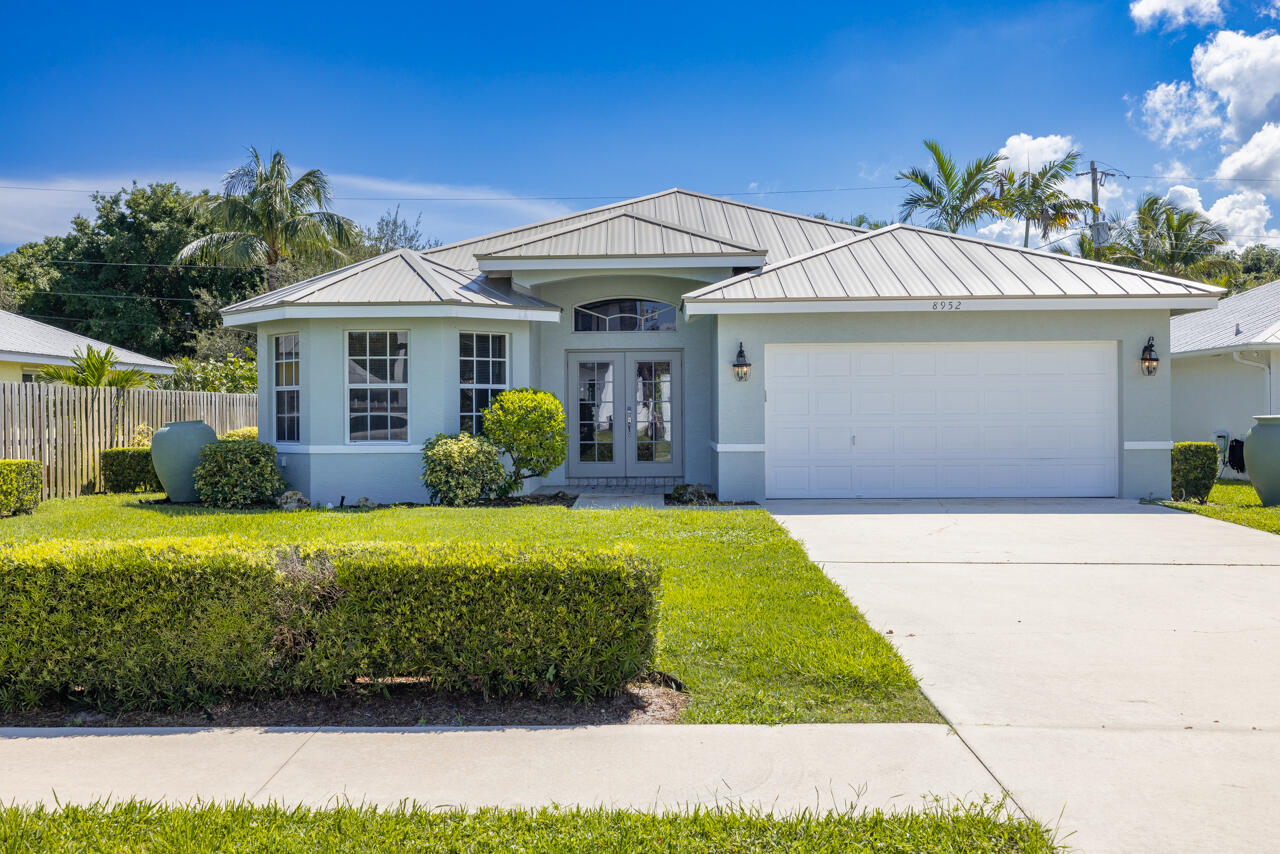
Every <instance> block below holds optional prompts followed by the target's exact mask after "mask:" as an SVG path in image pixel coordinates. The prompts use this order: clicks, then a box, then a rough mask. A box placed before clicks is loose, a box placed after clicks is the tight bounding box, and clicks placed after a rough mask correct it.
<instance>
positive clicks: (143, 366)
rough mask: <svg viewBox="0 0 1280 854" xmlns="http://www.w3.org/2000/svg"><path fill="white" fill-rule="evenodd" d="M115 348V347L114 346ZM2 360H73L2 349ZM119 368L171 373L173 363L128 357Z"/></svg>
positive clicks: (36, 362)
mask: <svg viewBox="0 0 1280 854" xmlns="http://www.w3.org/2000/svg"><path fill="white" fill-rule="evenodd" d="M113 349H114V348H113ZM0 362H26V363H27V364H31V365H70V364H71V360H70V359H68V358H67V357H65V356H50V355H47V354H45V353H20V352H18V351H16V350H0ZM116 367H117V368H123V369H125V370H128V369H130V368H137V369H138V370H140V371H142V372H143V373H148V374H164V375H167V374H171V373H173V365H165V366H164V367H160V366H159V365H152V364H149V363H143V362H130V361H129V360H127V359H119V360H118V361H117V362H116Z"/></svg>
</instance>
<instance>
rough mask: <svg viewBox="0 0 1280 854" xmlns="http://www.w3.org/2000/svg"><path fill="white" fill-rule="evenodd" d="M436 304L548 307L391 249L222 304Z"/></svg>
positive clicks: (239, 307) (237, 308) (234, 309)
mask: <svg viewBox="0 0 1280 854" xmlns="http://www.w3.org/2000/svg"><path fill="white" fill-rule="evenodd" d="M369 303H375V304H377V303H381V304H388V303H414V304H421V303H442V304H454V305H473V306H495V307H505V308H550V309H556V310H557V311H558V310H559V306H555V305H552V304H551V303H548V302H545V301H543V300H540V299H538V298H537V297H534V296H530V295H528V294H522V293H519V292H516V291H506V290H498V289H496V288H493V287H490V286H489V285H487V284H486V283H485V282H484V281H483V280H482V279H480V278H479V277H478V276H476V275H468V274H466V273H460V272H458V271H457V270H452V269H450V268H448V267H446V266H444V265H443V264H440V263H438V262H436V261H432V260H430V259H428V258H424V257H422V255H420V254H419V253H418V252H416V251H414V250H411V249H395V250H393V251H391V252H387V253H384V254H382V255H378V256H376V257H374V258H369V259H368V260H365V261H360V262H358V263H356V264H351V265H349V266H347V267H343V268H341V269H339V270H334V271H332V272H329V273H323V274H321V275H319V276H315V277H313V278H310V279H307V280H305V281H302V282H297V283H296V284H293V285H289V286H287V287H283V288H280V289H279V290H275V291H270V292H268V293H265V294H260V295H259V296H256V297H251V298H250V299H247V300H244V301H242V302H238V303H236V304H235V305H230V306H227V307H226V308H224V309H223V313H225V314H235V313H238V312H242V311H251V310H255V309H261V308H267V307H270V306H275V305H282V304H289V305H299V304H301V305H352V304H369Z"/></svg>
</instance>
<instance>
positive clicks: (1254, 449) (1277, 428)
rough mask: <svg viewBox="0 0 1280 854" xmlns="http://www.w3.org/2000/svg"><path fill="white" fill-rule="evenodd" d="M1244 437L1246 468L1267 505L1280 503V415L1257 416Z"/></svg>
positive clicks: (1264, 503)
mask: <svg viewBox="0 0 1280 854" xmlns="http://www.w3.org/2000/svg"><path fill="white" fill-rule="evenodd" d="M1253 420H1254V421H1257V422H1258V423H1257V424H1254V425H1253V428H1252V429H1251V430H1250V431H1249V435H1247V436H1245V437H1244V468H1245V471H1246V472H1247V473H1248V475H1249V480H1251V481H1252V482H1253V488H1254V489H1256V490H1258V498H1260V499H1261V500H1262V504H1263V506H1264V507H1271V506H1274V505H1276V504H1280V415H1255V416H1253Z"/></svg>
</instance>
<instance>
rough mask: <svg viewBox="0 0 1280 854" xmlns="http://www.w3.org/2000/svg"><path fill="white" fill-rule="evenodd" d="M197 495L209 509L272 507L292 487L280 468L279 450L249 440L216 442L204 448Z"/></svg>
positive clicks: (197, 468)
mask: <svg viewBox="0 0 1280 854" xmlns="http://www.w3.org/2000/svg"><path fill="white" fill-rule="evenodd" d="M195 476H196V494H197V495H199V496H200V501H201V503H202V504H205V505H207V506H209V507H228V508H236V507H253V506H255V505H262V504H271V503H272V502H273V501H274V500H275V497H276V496H277V495H279V494H280V493H282V492H284V491H285V490H286V489H288V488H289V485H288V484H287V483H285V480H284V477H283V476H282V475H281V474H280V470H279V469H278V468H276V449H275V446H273V445H268V444H267V443H266V442H254V441H251V440H248V439H240V440H233V441H230V442H212V443H210V444H208V445H205V446H204V447H203V448H201V449H200V463H199V465H197V466H196V471H195Z"/></svg>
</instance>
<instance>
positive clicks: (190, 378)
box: [156, 349, 258, 394]
mask: <svg viewBox="0 0 1280 854" xmlns="http://www.w3.org/2000/svg"><path fill="white" fill-rule="evenodd" d="M169 361H170V362H171V363H172V364H173V366H174V371H173V373H172V374H169V375H168V376H166V377H158V378H157V379H156V387H157V388H167V389H174V390H176V391H225V392H233V393H237V394H243V393H248V392H254V391H257V390H258V364H257V360H256V357H255V356H254V353H253V351H252V350H249V349H246V350H245V351H244V356H243V357H239V356H234V355H232V354H231V353H227V354H225V355H224V356H223V357H222V358H220V359H204V360H201V361H195V360H193V359H190V358H188V357H186V356H182V357H180V358H177V359H170V360H169Z"/></svg>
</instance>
